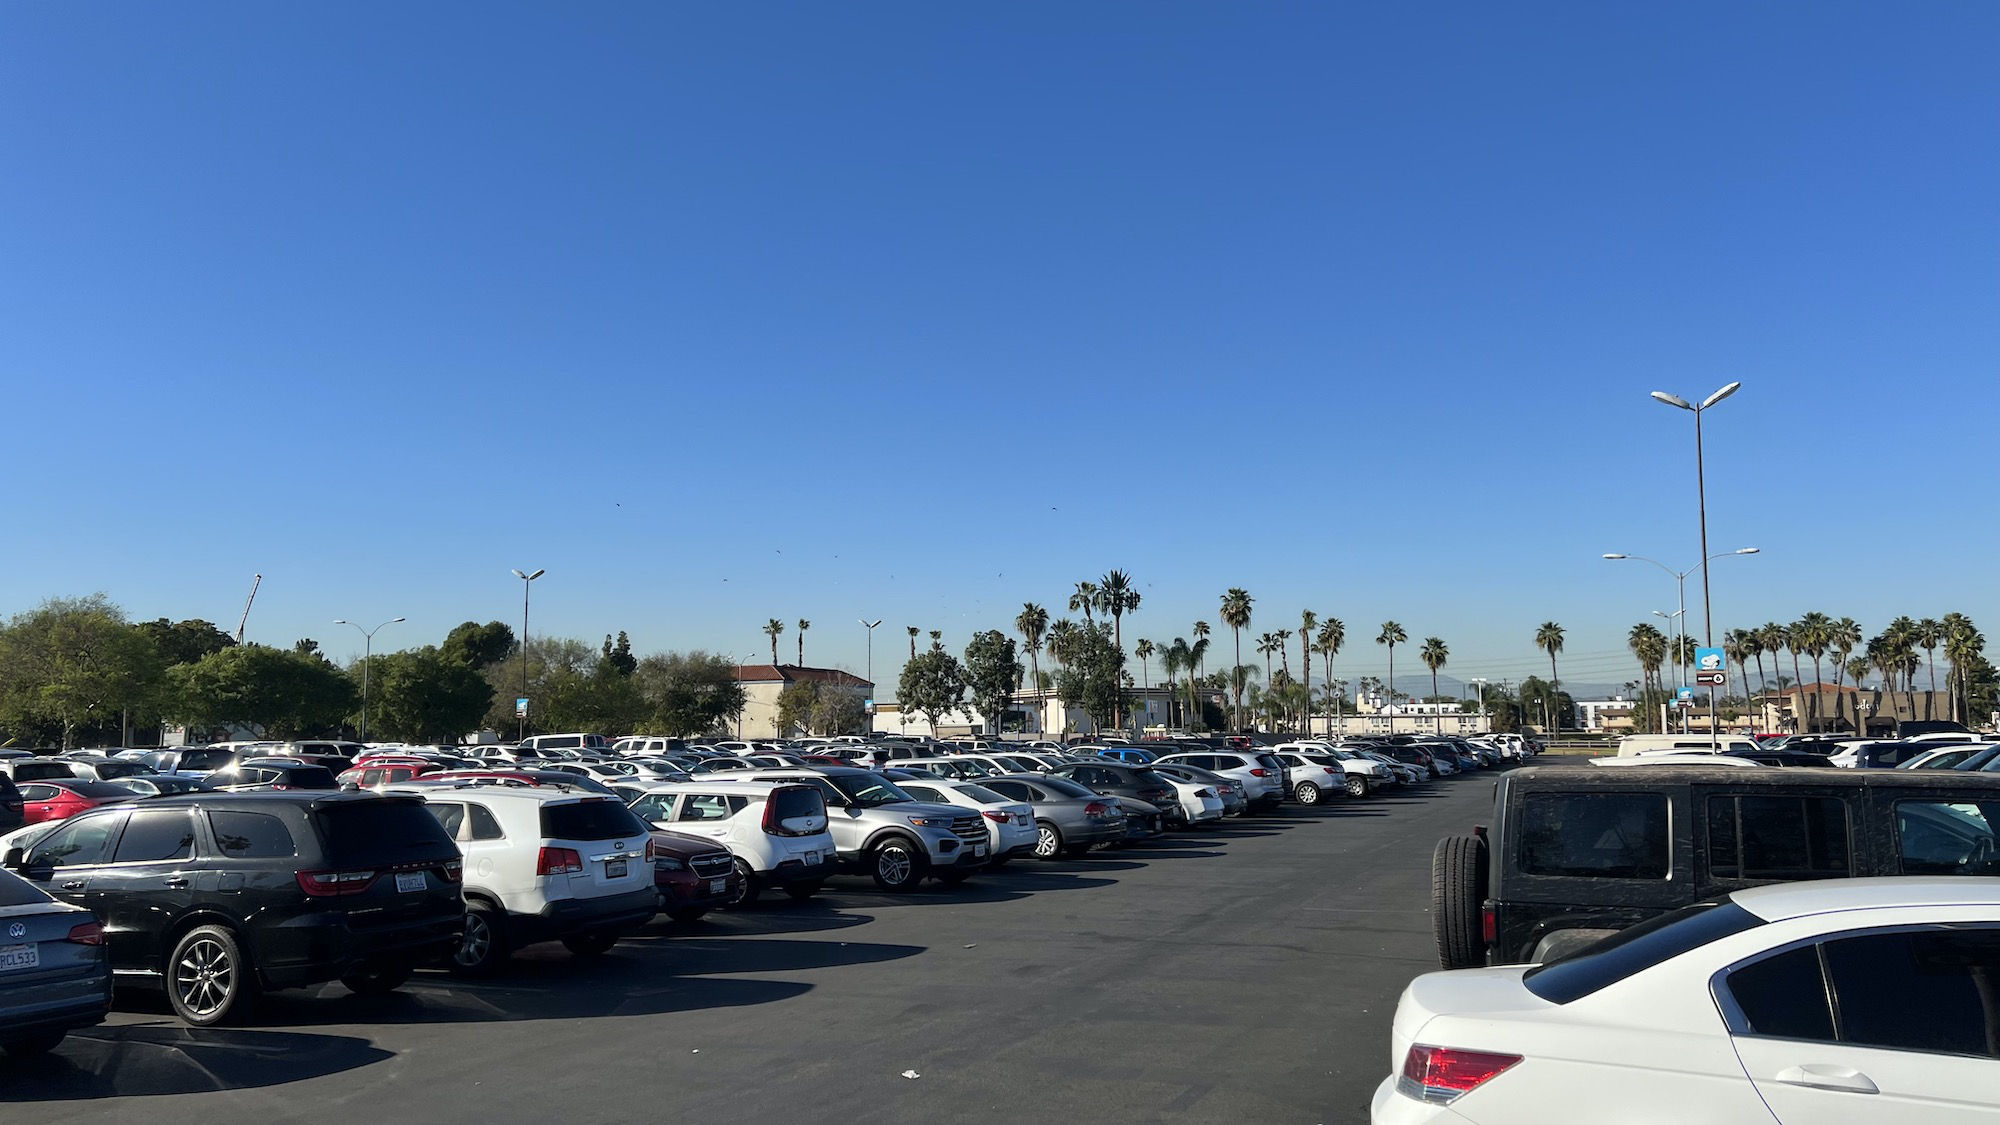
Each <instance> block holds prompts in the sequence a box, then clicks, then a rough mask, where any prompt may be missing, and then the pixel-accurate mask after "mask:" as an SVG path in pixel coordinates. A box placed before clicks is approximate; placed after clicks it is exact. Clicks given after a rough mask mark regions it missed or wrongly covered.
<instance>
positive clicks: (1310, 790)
mask: <svg viewBox="0 0 2000 1125" xmlns="http://www.w3.org/2000/svg"><path fill="white" fill-rule="evenodd" d="M1271 752H1272V753H1274V754H1276V755H1277V756H1278V760H1279V761H1281V762H1283V763H1285V784H1286V785H1287V786H1289V787H1290V788H1291V791H1292V800H1294V801H1297V802H1298V803H1299V804H1301V805H1317V804H1319V803H1320V801H1322V800H1324V799H1325V798H1326V795H1327V794H1328V793H1343V792H1345V793H1352V792H1353V788H1354V787H1353V786H1352V785H1351V784H1350V783H1349V774H1348V772H1347V768H1346V763H1344V762H1342V761H1341V760H1340V759H1338V758H1335V757H1333V756H1332V755H1329V754H1326V753H1323V752H1321V751H1319V750H1316V749H1314V750H1288V749H1286V748H1285V747H1283V746H1274V747H1272V748H1271ZM1361 787H1362V789H1363V790H1364V791H1365V790H1366V789H1367V787H1368V783H1367V782H1365V781H1364V782H1362V784H1361ZM1364 795H1365V793H1364Z"/></svg>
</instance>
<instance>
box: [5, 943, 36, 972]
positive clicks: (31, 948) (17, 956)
mask: <svg viewBox="0 0 2000 1125" xmlns="http://www.w3.org/2000/svg"><path fill="white" fill-rule="evenodd" d="M41 964H42V947H41V946H39V945H0V972H5V971H7V970H8V969H35V968H40V967H41Z"/></svg>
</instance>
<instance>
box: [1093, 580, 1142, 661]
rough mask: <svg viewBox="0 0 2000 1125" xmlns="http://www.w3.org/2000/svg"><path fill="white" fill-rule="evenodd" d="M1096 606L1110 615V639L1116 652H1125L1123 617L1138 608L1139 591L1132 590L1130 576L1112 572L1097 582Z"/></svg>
mask: <svg viewBox="0 0 2000 1125" xmlns="http://www.w3.org/2000/svg"><path fill="white" fill-rule="evenodd" d="M1097 604H1098V605H1099V606H1101V607H1103V609H1104V611H1105V612H1106V613H1109V614H1110V615H1111V639H1112V640H1113V641H1114V642H1115V643H1116V644H1117V645H1118V651H1119V652H1124V651H1125V632H1124V624H1125V615H1126V614H1128V613H1130V612H1132V611H1133V610H1135V609H1138V608H1139V591H1137V590H1135V589H1133V588H1132V576H1131V575H1129V574H1127V573H1125V572H1124V571H1122V570H1114V571H1110V572H1109V573H1107V574H1105V576H1104V577H1102V578H1100V579H1098V580H1097Z"/></svg>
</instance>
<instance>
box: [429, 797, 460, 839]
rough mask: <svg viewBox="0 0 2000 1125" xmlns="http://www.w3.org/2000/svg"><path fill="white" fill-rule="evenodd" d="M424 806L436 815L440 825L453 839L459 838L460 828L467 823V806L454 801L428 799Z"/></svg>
mask: <svg viewBox="0 0 2000 1125" xmlns="http://www.w3.org/2000/svg"><path fill="white" fill-rule="evenodd" d="M424 808H425V809H426V810H427V811H429V813H430V814H431V816H433V817H435V818H436V819H437V822H438V827H440V828H442V829H444V834H445V835H447V836H449V837H451V838H452V839H454V840H456V839H458V829H459V827H460V826H461V825H463V824H464V823H465V806H464V805H461V804H458V803H457V802H454V801H426V802H425V803H424Z"/></svg>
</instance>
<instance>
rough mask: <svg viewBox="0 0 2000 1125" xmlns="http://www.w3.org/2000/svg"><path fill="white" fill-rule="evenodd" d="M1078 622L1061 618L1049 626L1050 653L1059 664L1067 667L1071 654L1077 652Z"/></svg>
mask: <svg viewBox="0 0 2000 1125" xmlns="http://www.w3.org/2000/svg"><path fill="white" fill-rule="evenodd" d="M1076 632H1077V630H1076V622H1074V621H1071V620H1070V619H1069V618H1067V617H1064V618H1059V619H1058V620H1057V621H1056V623H1055V624H1053V625H1051V626H1049V638H1048V645H1049V655H1050V656H1051V657H1053V658H1054V659H1055V662H1056V663H1057V664H1060V665H1062V666H1063V667H1065V668H1067V667H1068V666H1069V658H1070V656H1071V655H1072V654H1073V653H1075V652H1076Z"/></svg>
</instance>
